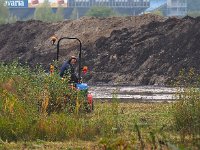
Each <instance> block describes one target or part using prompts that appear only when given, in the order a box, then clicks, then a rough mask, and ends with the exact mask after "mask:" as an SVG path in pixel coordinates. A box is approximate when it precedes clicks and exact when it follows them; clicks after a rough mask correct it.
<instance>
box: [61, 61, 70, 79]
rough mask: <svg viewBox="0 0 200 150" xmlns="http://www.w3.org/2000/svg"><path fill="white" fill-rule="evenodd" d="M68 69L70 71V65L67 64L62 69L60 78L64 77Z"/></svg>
mask: <svg viewBox="0 0 200 150" xmlns="http://www.w3.org/2000/svg"><path fill="white" fill-rule="evenodd" d="M68 69H69V64H68V63H67V62H65V63H64V64H63V65H62V67H61V69H60V76H61V77H63V76H64V74H65V71H67V70H68Z"/></svg>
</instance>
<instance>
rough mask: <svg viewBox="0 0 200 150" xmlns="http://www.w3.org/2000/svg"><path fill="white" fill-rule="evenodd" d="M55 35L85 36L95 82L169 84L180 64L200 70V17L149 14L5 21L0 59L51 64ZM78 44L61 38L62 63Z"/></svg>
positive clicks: (88, 63)
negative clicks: (52, 38)
mask: <svg viewBox="0 0 200 150" xmlns="http://www.w3.org/2000/svg"><path fill="white" fill-rule="evenodd" d="M52 35H56V36H57V37H58V38H61V37H76V38H79V39H80V40H81V41H82V46H83V47H82V52H83V56H82V58H83V65H86V66H88V68H89V74H88V75H87V76H85V80H86V81H87V82H88V83H89V84H91V85H95V84H110V85H113V84H114V85H124V84H125V85H168V84H169V83H170V81H171V80H173V79H175V78H176V77H177V75H178V74H179V71H180V70H181V69H185V70H189V69H190V68H194V69H195V71H196V72H197V73H199V72H200V18H191V17H185V18H181V19H180V18H164V17H160V16H156V15H151V14H148V15H142V16H132V17H112V18H93V17H90V18H89V17H83V18H80V19H79V20H67V21H63V22H58V23H44V22H41V21H35V20H31V21H24V22H22V21H19V22H16V23H14V24H6V25H1V26H0V60H1V62H5V63H9V62H12V61H13V60H19V62H21V63H28V64H29V65H30V66H31V67H35V66H36V65H38V64H41V65H42V66H43V67H44V69H46V70H48V68H49V65H50V64H51V63H52V61H53V60H55V59H56V46H52V45H51V43H50V37H51V36H52ZM78 49H79V43H77V41H73V40H69V41H68V40H66V41H63V42H62V43H61V49H60V62H59V63H60V64H61V63H62V62H63V61H64V60H65V59H68V58H69V56H71V55H78Z"/></svg>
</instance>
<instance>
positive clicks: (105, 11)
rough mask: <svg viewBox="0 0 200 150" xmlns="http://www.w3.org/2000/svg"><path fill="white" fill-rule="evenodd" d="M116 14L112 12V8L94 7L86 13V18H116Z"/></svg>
mask: <svg viewBox="0 0 200 150" xmlns="http://www.w3.org/2000/svg"><path fill="white" fill-rule="evenodd" d="M115 15H116V13H115V12H114V11H113V10H112V8H108V7H96V6H94V7H92V8H90V9H89V10H88V12H87V13H86V16H93V17H109V16H115Z"/></svg>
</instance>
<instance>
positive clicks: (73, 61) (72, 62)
mask: <svg viewBox="0 0 200 150" xmlns="http://www.w3.org/2000/svg"><path fill="white" fill-rule="evenodd" d="M69 63H70V64H72V65H74V64H76V63H77V58H76V57H75V56H71V58H70V59H69Z"/></svg>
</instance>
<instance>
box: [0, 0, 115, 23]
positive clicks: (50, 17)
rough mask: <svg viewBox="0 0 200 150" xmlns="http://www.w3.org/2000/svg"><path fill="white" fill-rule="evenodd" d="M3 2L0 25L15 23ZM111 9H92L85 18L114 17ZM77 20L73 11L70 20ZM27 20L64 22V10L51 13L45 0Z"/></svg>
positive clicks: (0, 2) (0, 8) (1, 4)
mask: <svg viewBox="0 0 200 150" xmlns="http://www.w3.org/2000/svg"><path fill="white" fill-rule="evenodd" d="M4 2H5V1H4V0H0V24H3V23H11V22H15V21H16V20H17V18H16V17H15V16H11V15H10V14H9V9H8V8H7V7H6V6H5V5H4ZM116 15H117V13H115V12H114V11H113V10H112V8H107V7H92V8H91V9H89V11H88V12H87V13H86V16H95V17H108V16H116ZM76 18H78V11H77V9H74V10H73V12H72V15H71V19H76ZM28 19H35V20H42V21H45V22H57V21H62V20H64V8H62V7H59V8H58V9H57V11H56V13H53V12H52V9H51V7H50V4H49V1H48V0H45V1H44V3H43V4H41V5H40V6H39V7H37V8H36V10H35V13H34V16H31V17H29V18H28Z"/></svg>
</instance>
